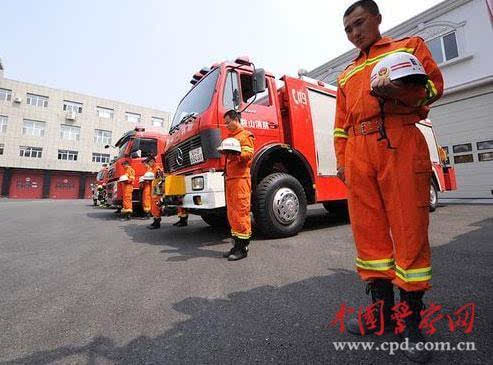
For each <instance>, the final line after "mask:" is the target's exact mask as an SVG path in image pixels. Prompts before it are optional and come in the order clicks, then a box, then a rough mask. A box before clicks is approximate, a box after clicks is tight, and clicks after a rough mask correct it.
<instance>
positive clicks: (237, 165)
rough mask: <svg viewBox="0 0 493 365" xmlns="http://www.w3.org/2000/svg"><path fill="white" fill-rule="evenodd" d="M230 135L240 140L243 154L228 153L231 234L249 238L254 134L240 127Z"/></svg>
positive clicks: (250, 230)
mask: <svg viewBox="0 0 493 365" xmlns="http://www.w3.org/2000/svg"><path fill="white" fill-rule="evenodd" d="M229 137H233V138H236V139H237V140H239V141H240V145H241V154H240V155H239V156H235V155H233V154H227V155H226V167H225V172H226V206H227V210H228V221H229V224H230V226H231V235H232V236H233V237H238V238H240V239H249V238H250V236H251V233H252V226H251V222H250V198H251V193H252V187H251V180H250V166H251V165H252V158H253V152H254V150H253V140H254V137H253V134H252V133H250V132H249V131H247V130H245V129H243V128H242V127H240V128H238V129H237V130H236V131H234V132H232V133H230V135H229Z"/></svg>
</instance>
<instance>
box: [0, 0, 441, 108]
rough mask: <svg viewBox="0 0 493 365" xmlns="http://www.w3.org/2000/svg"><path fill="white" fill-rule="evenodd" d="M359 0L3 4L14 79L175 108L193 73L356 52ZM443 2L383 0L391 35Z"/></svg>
mask: <svg viewBox="0 0 493 365" xmlns="http://www.w3.org/2000/svg"><path fill="white" fill-rule="evenodd" d="M353 2H354V0H302V1H300V0H250V1H245V2H237V1H227V0H207V1H199V0H180V1H167V0H140V1H137V0H97V1H96V0H84V1H82V0H71V1H68V0H66V1H63V0H44V1H42V2H40V1H35V0H26V1H22V2H19V1H17V0H1V2H0V13H1V14H2V31H1V32H0V57H1V58H2V61H3V65H4V69H5V70H4V77H5V78H8V79H13V80H19V81H24V82H30V83H34V84H40V85H44V86H50V87H54V88H58V89H64V90H70V91H74V92H79V93H82V94H88V95H92V96H97V97H102V98H108V99H113V100H119V101H124V102H128V103H131V104H136V105H141V106H146V107H152V108H156V109H160V110H164V111H169V112H171V113H174V109H175V108H176V106H177V105H178V103H179V101H180V99H181V98H182V97H183V96H184V95H185V93H186V92H187V91H188V90H189V89H190V87H191V85H190V83H189V81H190V79H191V77H192V75H193V74H194V73H195V72H197V71H198V70H199V69H201V68H202V67H204V66H211V65H212V64H213V63H215V62H220V61H224V60H234V59H235V58H236V57H238V56H244V55H246V56H249V57H250V59H251V60H252V61H253V62H254V63H255V65H256V66H257V67H262V68H264V69H266V70H268V71H270V72H273V73H274V74H275V75H276V76H278V77H280V76H282V75H284V74H289V75H296V74H297V71H298V69H300V68H304V69H307V70H311V69H314V68H315V67H318V66H320V65H322V64H323V63H325V62H327V61H329V60H331V59H333V58H335V57H337V56H339V55H341V54H342V53H344V52H346V51H348V50H350V49H351V48H353V47H352V45H351V43H349V41H348V40H347V38H346V36H345V33H344V29H343V26H342V15H343V13H344V11H345V10H346V9H347V7H348V6H349V5H351V4H352V3H353ZM440 2H441V0H413V1H403V0H377V3H378V5H379V7H380V11H381V13H382V17H383V21H382V25H381V28H380V29H381V31H382V32H385V31H386V30H388V29H391V28H392V27H394V26H396V25H398V24H400V23H402V22H404V21H406V20H408V19H410V18H412V17H413V16H415V15H417V14H419V13H421V12H423V11H425V10H427V9H429V8H431V7H433V6H434V5H436V4H438V3H440Z"/></svg>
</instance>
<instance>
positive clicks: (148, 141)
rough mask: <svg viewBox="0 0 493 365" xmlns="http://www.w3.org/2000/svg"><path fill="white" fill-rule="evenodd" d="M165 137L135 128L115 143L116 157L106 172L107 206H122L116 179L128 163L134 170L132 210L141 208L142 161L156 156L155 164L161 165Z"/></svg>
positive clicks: (119, 186) (144, 169)
mask: <svg viewBox="0 0 493 365" xmlns="http://www.w3.org/2000/svg"><path fill="white" fill-rule="evenodd" d="M166 137H167V135H166V134H164V133H161V132H157V131H146V130H145V128H142V127H136V128H135V129H134V130H131V131H128V132H127V133H125V134H124V135H123V136H122V137H121V138H120V139H119V140H118V141H117V142H116V143H115V147H116V148H118V155H117V157H116V159H115V161H114V162H113V163H112V165H111V166H110V168H109V171H108V183H107V185H106V187H107V190H106V191H107V200H108V204H109V205H111V206H114V207H116V208H120V207H121V206H122V200H123V196H122V188H121V184H119V183H118V178H119V177H120V176H121V175H123V174H124V169H123V165H122V163H123V161H128V162H129V163H130V166H131V167H132V168H133V169H134V170H135V180H134V191H133V194H132V202H133V205H134V208H136V210H138V209H139V208H140V207H141V192H140V188H139V178H140V177H141V176H143V175H144V174H145V173H146V170H147V169H146V167H145V165H144V160H145V159H146V157H148V156H151V155H152V156H156V163H157V164H159V165H162V160H161V156H162V154H163V152H164V149H165V146H166Z"/></svg>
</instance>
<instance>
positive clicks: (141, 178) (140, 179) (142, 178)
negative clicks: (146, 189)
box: [139, 176, 144, 184]
mask: <svg viewBox="0 0 493 365" xmlns="http://www.w3.org/2000/svg"><path fill="white" fill-rule="evenodd" d="M143 182H144V176H141V177H139V184H140V183H143Z"/></svg>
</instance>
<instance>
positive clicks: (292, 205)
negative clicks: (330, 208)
mask: <svg viewBox="0 0 493 365" xmlns="http://www.w3.org/2000/svg"><path fill="white" fill-rule="evenodd" d="M253 203H254V204H253V208H254V209H253V212H254V213H253V214H254V217H255V223H256V225H257V227H258V228H259V229H260V231H261V232H262V233H263V234H265V235H266V236H268V237H288V236H293V235H295V234H297V233H298V232H299V231H300V230H301V229H302V228H303V224H304V223H305V219H306V204H307V203H306V195H305V190H304V189H303V186H302V185H301V184H300V182H299V181H298V180H297V179H296V178H295V177H293V176H291V175H288V174H284V173H275V174H271V175H268V176H267V177H265V178H264V179H263V180H262V181H261V182H260V184H258V186H257V189H256V190H255V193H254V196H253Z"/></svg>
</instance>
